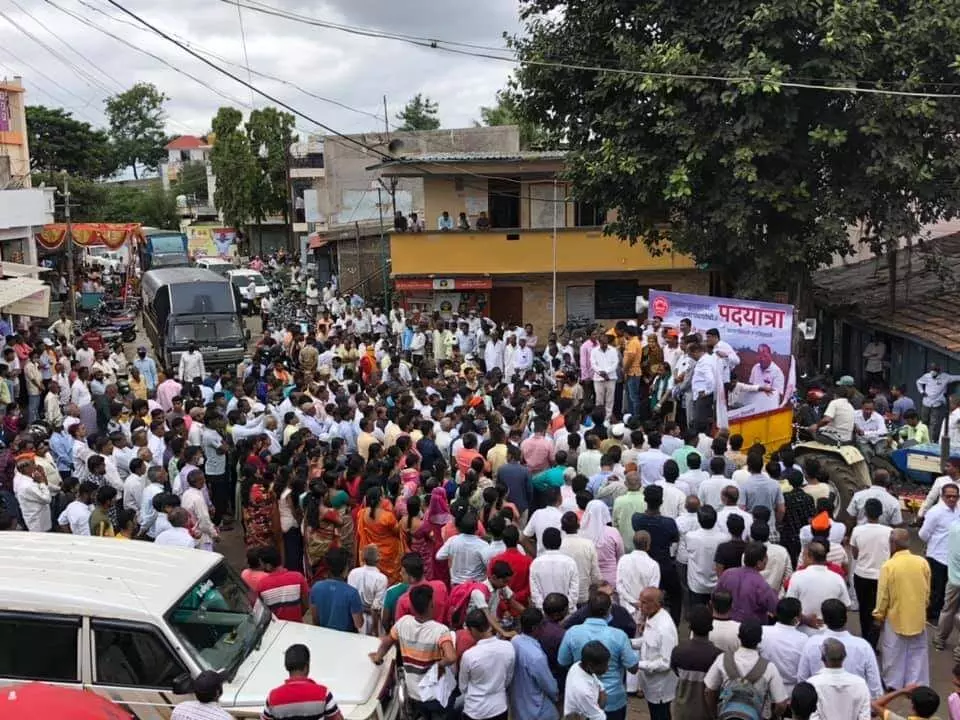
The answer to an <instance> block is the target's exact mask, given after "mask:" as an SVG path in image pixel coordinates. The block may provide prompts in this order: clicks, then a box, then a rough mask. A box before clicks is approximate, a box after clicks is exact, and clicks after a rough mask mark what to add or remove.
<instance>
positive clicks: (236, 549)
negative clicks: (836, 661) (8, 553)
mask: <svg viewBox="0 0 960 720" xmlns="http://www.w3.org/2000/svg"><path fill="white" fill-rule="evenodd" d="M245 323H246V327H247V328H248V329H249V330H250V331H251V334H252V336H253V338H254V340H255V339H256V338H257V337H258V335H259V334H260V321H259V318H249V317H248V318H245ZM139 345H146V346H147V347H148V348H149V347H150V341H149V340H148V339H147V337H146V335H144V334H143V331H142V328H141V330H140V332H139V333H138V335H137V340H136V342H133V343H128V344H127V346H126V350H127V355H128V356H129V358H130V359H131V360H132V359H133V357H134V355H135V353H136V348H137V347H138V346H139ZM911 535H912V537H913V542H914V547H913V550H914V552H919V553H922V552H923V544H922V543H921V542H920V541H919V539H918V538H917V535H916V530H911ZM217 550H218V551H219V552H220V553H222V554H223V556H224V557H226V558H227V560H228V561H229V562H230V564H231V565H232V566H233V567H235V568H237V569H242V568H243V567H244V566H245V562H246V555H245V553H246V551H245V549H244V545H243V535H242V533H241V531H240V529H239V527H237V528H236V529H235V530H231V531H229V532H226V533H224V534H223V536H222V538H221V540H220V544H219V545H218V546H217ZM847 628H848V629H849V630H850V631H851V632H852V633H854V634H857V635H858V634H859V628H860V618H859V616H858V615H857V613H850V621H849V622H848V624H847ZM680 630H681V637H683V636H684V635H686V634H688V633H689V630H688V629H687V626H686V623H683V624H682V625H681V628H680ZM952 670H953V656H952V653H951V647H949V646H948V649H947V650H945V651H943V652H940V653H938V652H935V651H934V650H933V647H932V646H931V648H930V677H931V681H932V682H931V684H932V687H933V689H934V690H936V691H937V692H938V693H939V694H940V698H941V702H942V705H941V710H940V713H939V714H940V715H941V716H943V715H944V714H945V712H944V711H945V709H946V698H947V695H949V694H950V693H951V692H953V690H954V688H953V683H952V681H951V672H952ZM894 709H897V708H894ZM900 710H901V711H902V714H906V711H907V710H909V707H908V706H907V704H903V706H902V707H901V708H900ZM627 717H628V718H630V720H647V719H648V718H649V717H650V714H649V713H648V712H647V704H646V702H645V701H643V700H638V699H636V698H632V699H631V700H630V711H629V713H628V714H627Z"/></svg>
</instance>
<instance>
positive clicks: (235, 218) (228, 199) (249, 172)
mask: <svg viewBox="0 0 960 720" xmlns="http://www.w3.org/2000/svg"><path fill="white" fill-rule="evenodd" d="M242 123H243V114H242V113H241V112H240V111H239V110H237V109H236V108H230V107H222V108H220V109H219V110H218V111H217V114H216V115H215V116H214V118H213V123H212V128H213V135H214V138H215V139H214V142H213V150H211V151H210V165H211V169H212V170H213V174H214V176H216V178H217V185H216V189H215V190H214V202H215V203H216V205H217V209H219V210H220V212H221V213H223V219H224V221H225V222H226V223H227V224H228V225H230V226H231V227H235V228H238V229H239V228H241V227H243V226H244V225H246V223H247V222H249V220H250V219H251V218H252V217H253V213H254V210H253V192H254V188H255V187H256V185H257V179H258V168H257V159H256V156H255V155H254V151H253V150H252V149H251V147H250V138H249V137H248V136H247V133H246V132H244V129H243V124H242Z"/></svg>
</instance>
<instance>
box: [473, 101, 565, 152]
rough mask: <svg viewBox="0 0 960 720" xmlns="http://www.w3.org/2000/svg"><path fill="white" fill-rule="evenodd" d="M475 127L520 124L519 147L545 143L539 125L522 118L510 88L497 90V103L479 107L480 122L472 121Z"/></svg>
mask: <svg viewBox="0 0 960 720" xmlns="http://www.w3.org/2000/svg"><path fill="white" fill-rule="evenodd" d="M473 124H474V125H475V126H476V127H483V126H486V127H494V126H497V125H519V126H520V149H521V150H531V149H543V148H545V147H546V144H547V136H546V133H545V132H544V131H543V128H541V127H540V126H539V125H537V124H535V123H532V122H529V121H527V120H526V119H524V118H523V117H522V116H521V114H520V113H519V111H518V109H517V98H516V95H515V94H513V93H511V92H510V90H499V91H498V92H497V104H496V105H492V106H489V107H487V106H485V105H484V106H481V107H480V122H476V121H474V123H473Z"/></svg>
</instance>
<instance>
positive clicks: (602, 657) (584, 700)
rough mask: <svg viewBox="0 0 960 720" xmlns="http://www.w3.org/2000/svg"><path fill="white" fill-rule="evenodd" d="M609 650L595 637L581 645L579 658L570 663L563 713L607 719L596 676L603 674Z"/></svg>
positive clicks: (599, 684) (589, 719)
mask: <svg viewBox="0 0 960 720" xmlns="http://www.w3.org/2000/svg"><path fill="white" fill-rule="evenodd" d="M609 665H610V651H609V650H608V649H607V648H606V646H605V645H604V644H603V643H602V642H600V641H599V640H593V641H591V642H588V643H587V644H586V645H584V646H583V651H582V652H581V655H580V662H576V663H574V664H573V665H571V666H570V670H569V671H568V672H567V678H566V683H565V685H564V692H563V717H564V718H567V717H578V718H579V717H582V718H584V719H585V720H607V714H606V713H605V712H604V711H603V705H606V700H607V694H606V692H604V690H603V683H601V682H600V677H601V676H602V675H606V674H607V669H608V667H609Z"/></svg>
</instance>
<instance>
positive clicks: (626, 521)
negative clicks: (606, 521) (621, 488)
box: [613, 490, 647, 552]
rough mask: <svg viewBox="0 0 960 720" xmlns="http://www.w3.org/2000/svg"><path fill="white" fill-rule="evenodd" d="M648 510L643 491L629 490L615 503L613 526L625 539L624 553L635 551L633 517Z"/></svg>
mask: <svg viewBox="0 0 960 720" xmlns="http://www.w3.org/2000/svg"><path fill="white" fill-rule="evenodd" d="M646 509H647V503H646V502H645V501H644V499H643V490H627V492H626V494H625V495H621V496H620V497H618V498H617V499H616V500H614V501H613V526H614V527H615V528H616V529H617V531H618V532H619V533H620V537H622V538H623V550H624V552H630V551H631V550H633V516H634V515H635V514H637V513H642V512H644V511H645V510H646Z"/></svg>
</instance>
